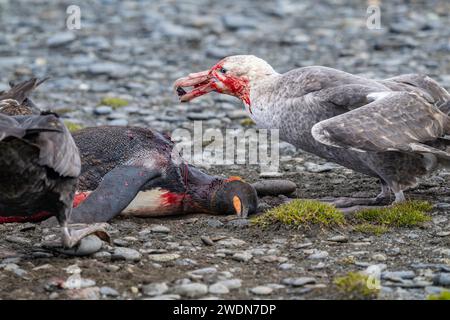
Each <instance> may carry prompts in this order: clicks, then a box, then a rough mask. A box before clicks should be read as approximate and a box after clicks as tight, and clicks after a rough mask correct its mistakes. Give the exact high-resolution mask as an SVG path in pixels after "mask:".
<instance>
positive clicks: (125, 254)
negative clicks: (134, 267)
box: [111, 247, 142, 262]
mask: <svg viewBox="0 0 450 320" xmlns="http://www.w3.org/2000/svg"><path fill="white" fill-rule="evenodd" d="M141 256H142V255H141V253H140V252H139V251H137V250H135V249H131V248H125V247H117V248H115V249H114V253H113V254H112V256H111V258H112V259H113V260H127V261H134V262H137V261H139V260H141Z"/></svg>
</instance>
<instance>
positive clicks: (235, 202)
mask: <svg viewBox="0 0 450 320" xmlns="http://www.w3.org/2000/svg"><path fill="white" fill-rule="evenodd" d="M233 207H234V210H235V211H236V214H237V215H241V213H242V203H241V199H240V198H239V197H238V196H234V197H233Z"/></svg>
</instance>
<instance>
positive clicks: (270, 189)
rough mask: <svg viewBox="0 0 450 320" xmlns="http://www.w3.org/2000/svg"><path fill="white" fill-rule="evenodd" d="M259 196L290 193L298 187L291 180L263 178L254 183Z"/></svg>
mask: <svg viewBox="0 0 450 320" xmlns="http://www.w3.org/2000/svg"><path fill="white" fill-rule="evenodd" d="M252 186H253V187H254V188H255V189H256V192H257V193H258V196H260V197H263V196H277V195H280V194H284V195H289V194H291V193H293V192H294V191H295V190H296V189H297V185H296V184H295V183H294V182H292V181H289V180H276V179H270V180H261V181H258V182H255V183H253V184H252Z"/></svg>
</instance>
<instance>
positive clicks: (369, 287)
mask: <svg viewBox="0 0 450 320" xmlns="http://www.w3.org/2000/svg"><path fill="white" fill-rule="evenodd" d="M333 282H334V285H335V286H336V288H337V290H338V291H339V292H340V294H341V295H342V298H344V299H351V300H354V299H358V300H360V299H363V300H367V299H376V298H377V297H378V294H379V292H380V288H379V286H378V285H377V284H375V283H373V281H372V279H370V278H369V276H368V275H365V274H363V273H360V272H349V273H348V274H347V275H345V276H342V277H338V278H335V279H334V281H333Z"/></svg>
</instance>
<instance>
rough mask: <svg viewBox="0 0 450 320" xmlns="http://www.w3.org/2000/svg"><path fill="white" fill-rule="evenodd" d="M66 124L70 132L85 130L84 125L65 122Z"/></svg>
mask: <svg viewBox="0 0 450 320" xmlns="http://www.w3.org/2000/svg"><path fill="white" fill-rule="evenodd" d="M64 124H65V125H66V127H67V129H68V130H69V131H70V132H75V131H78V130H81V129H83V128H84V126H83V125H82V124H79V123H75V122H72V121H69V120H64Z"/></svg>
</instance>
